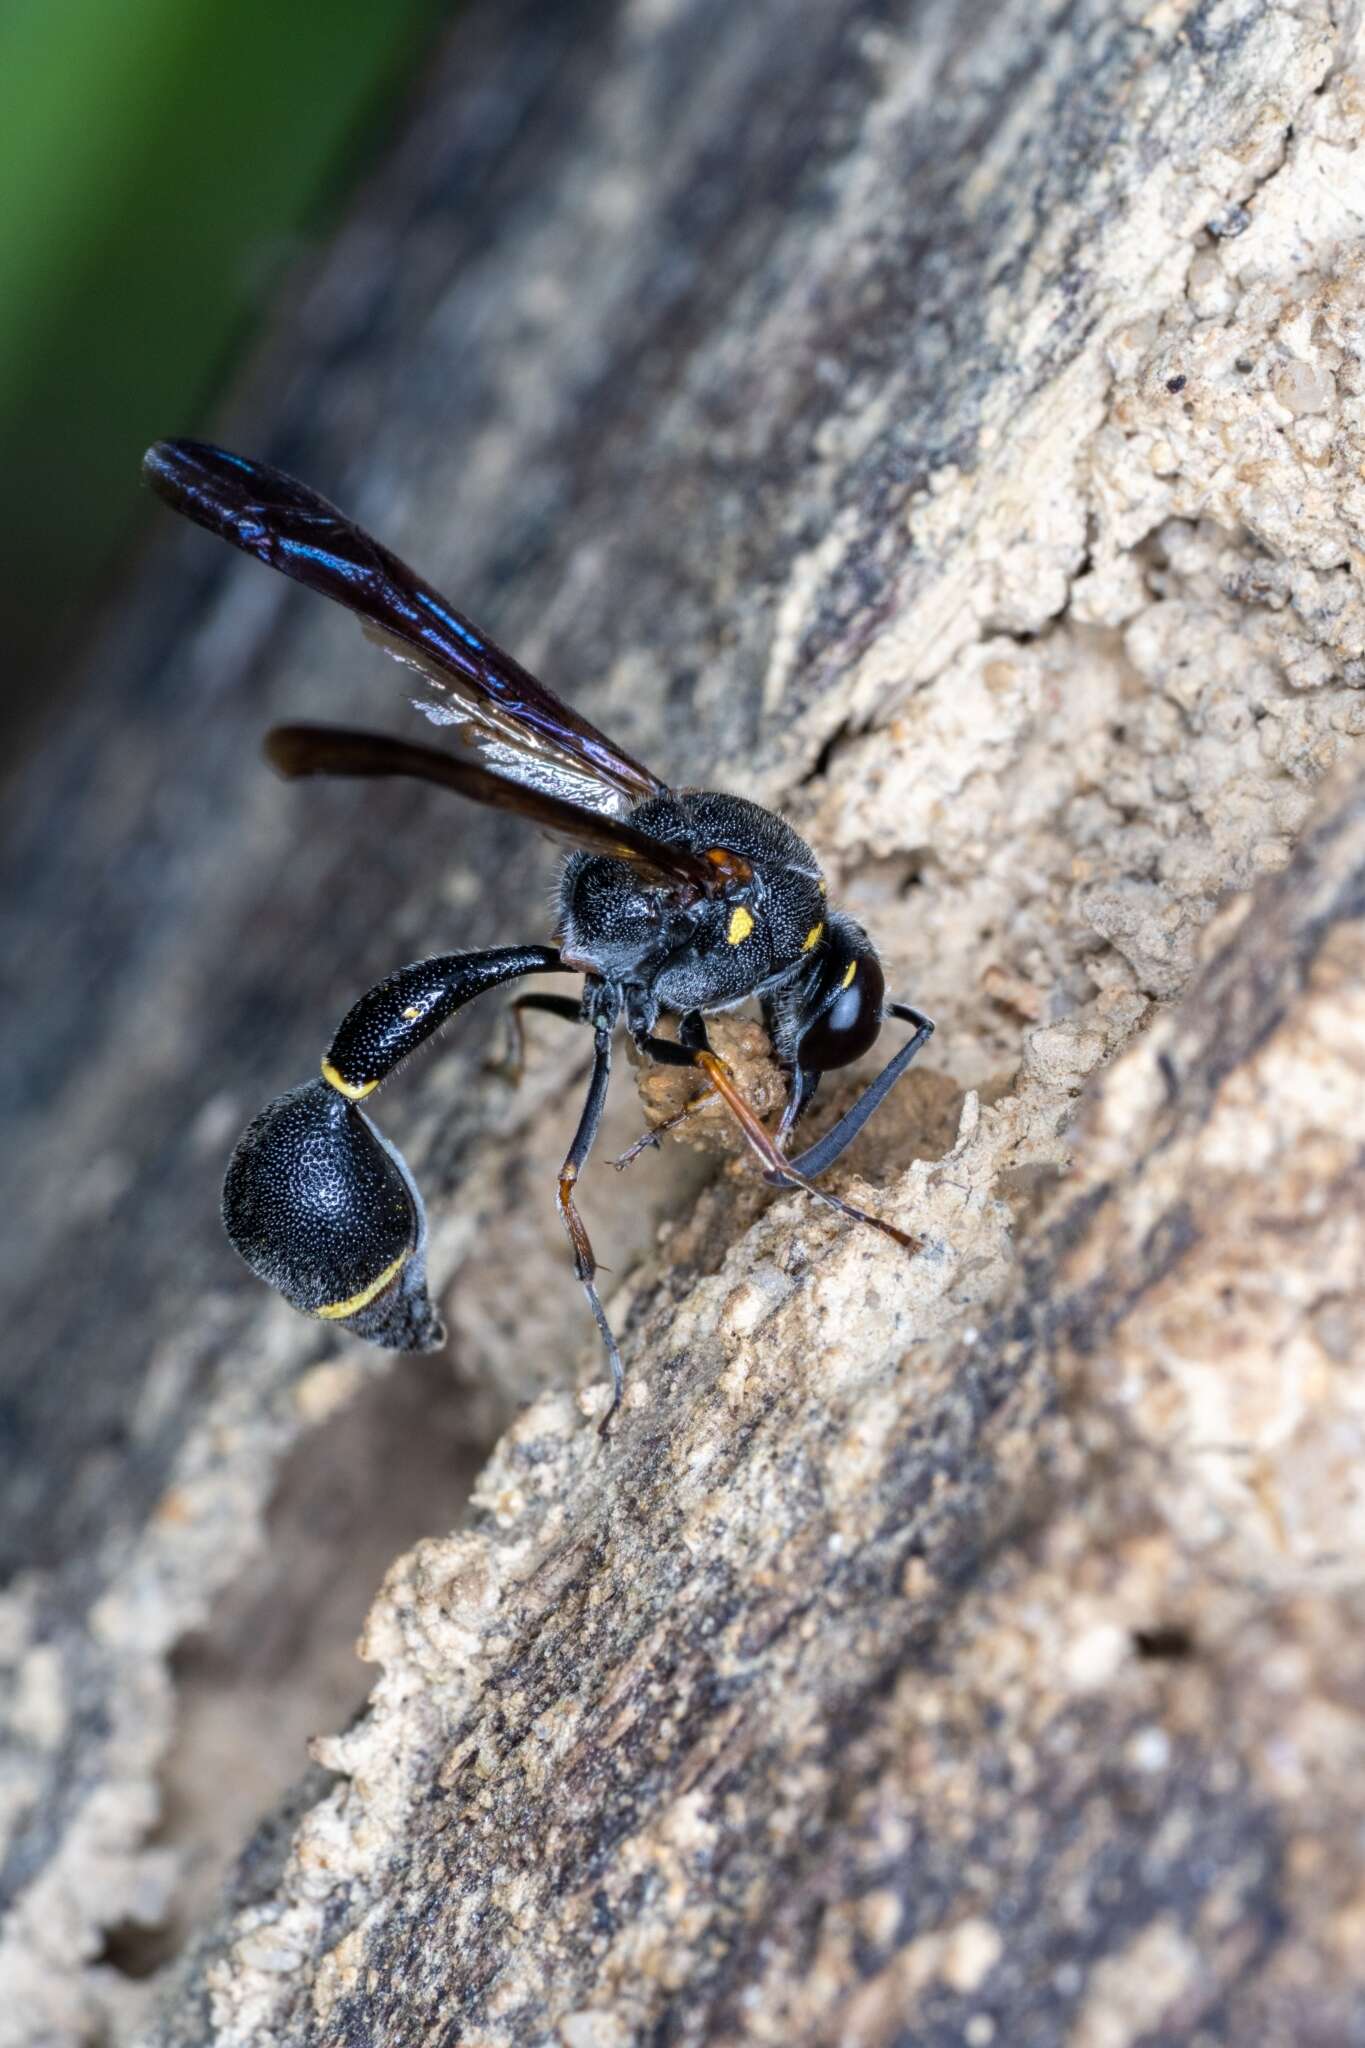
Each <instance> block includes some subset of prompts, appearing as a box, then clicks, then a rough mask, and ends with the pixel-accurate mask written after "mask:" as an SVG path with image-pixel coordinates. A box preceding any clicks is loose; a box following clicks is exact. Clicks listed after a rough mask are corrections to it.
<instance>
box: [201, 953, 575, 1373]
mask: <svg viewBox="0 0 1365 2048" xmlns="http://www.w3.org/2000/svg"><path fill="white" fill-rule="evenodd" d="M560 970H561V962H560V958H559V954H558V953H557V952H556V951H555V950H554V948H553V947H550V946H503V947H499V948H497V949H495V950H494V951H491V952H487V953H452V954H445V955H441V956H438V957H436V958H433V959H430V960H419V961H416V962H415V963H414V964H413V965H412V966H410V967H403V968H400V969H399V970H398V972H397V973H396V974H391V975H389V976H388V978H387V979H386V980H384V981H381V982H380V983H379V984H378V985H377V986H376V987H375V988H372V989H371V990H370V991H369V993H368V994H367V995H364V996H362V997H361V999H360V1001H359V1002H358V1003H356V1004H355V1005H354V1007H353V1008H352V1009H351V1010H350V1011H348V1012H347V1015H346V1016H345V1018H344V1019H343V1020H342V1024H341V1028H340V1030H339V1031H338V1032H337V1034H336V1036H335V1038H334V1039H333V1040H332V1043H331V1045H330V1047H329V1048H328V1051H327V1056H326V1058H325V1059H324V1060H323V1062H322V1078H321V1079H320V1080H315V1081H308V1082H305V1083H304V1085H303V1086H302V1087H301V1088H293V1089H291V1090H290V1091H289V1093H288V1094H287V1095H281V1096H278V1097H277V1098H276V1100H275V1101H274V1102H272V1103H270V1104H269V1105H268V1106H267V1107H266V1108H265V1109H263V1110H262V1111H261V1113H260V1115H259V1116H258V1117H256V1118H255V1119H254V1120H253V1121H252V1123H251V1124H249V1125H248V1127H247V1129H246V1130H245V1131H244V1132H243V1134H242V1136H241V1138H240V1139H239V1140H238V1142H237V1145H236V1147H235V1149H234V1151H233V1154H232V1158H231V1160H230V1161H229V1163H228V1170H227V1177H226V1179H225V1181H224V1183H223V1222H224V1225H225V1227H226V1229H227V1233H228V1236H229V1237H230V1238H231V1240H232V1243H233V1245H234V1246H235V1247H236V1249H237V1251H238V1252H239V1254H240V1255H241V1257H242V1258H243V1259H245V1261H246V1263H247V1265H249V1266H250V1267H251V1269H252V1271H253V1272H254V1273H256V1274H258V1275H259V1276H260V1278H261V1279H263V1280H265V1281H268V1282H269V1284H270V1285H271V1286H272V1287H275V1288H277V1289H278V1291H279V1292H280V1293H281V1294H282V1295H283V1296H284V1298H285V1300H286V1301H288V1302H290V1303H292V1305H293V1306H294V1307H295V1308H297V1309H300V1310H302V1312H303V1313H304V1314H305V1315H311V1316H319V1317H321V1318H322V1320H323V1321H324V1322H335V1323H340V1324H341V1325H343V1327H344V1328H346V1329H348V1330H350V1331H352V1332H353V1333H354V1334H355V1335H356V1336H358V1337H364V1338H365V1339H366V1340H367V1342H369V1343H371V1344H379V1345H382V1346H384V1347H386V1348H387V1349H390V1350H399V1351H422V1350H430V1349H433V1348H434V1347H435V1346H436V1345H438V1344H440V1343H441V1342H442V1340H443V1336H444V1333H443V1331H442V1329H441V1324H440V1320H439V1318H438V1317H437V1314H436V1311H435V1309H434V1308H433V1307H432V1304H431V1301H430V1298H429V1297H428V1295H427V1291H426V1279H425V1272H424V1264H425V1249H426V1216H425V1213H424V1211H423V1208H422V1198H421V1196H420V1194H419V1193H418V1191H417V1187H416V1184H415V1182H414V1181H413V1178H412V1175H411V1173H410V1172H409V1171H408V1168H407V1165H406V1164H405V1162H404V1160H403V1159H402V1157H401V1156H400V1154H399V1153H398V1152H397V1151H396V1149H395V1148H394V1147H393V1146H392V1145H390V1144H389V1142H388V1140H387V1139H386V1138H384V1137H383V1136H382V1134H381V1133H380V1132H379V1131H378V1130H376V1128H375V1126H374V1125H373V1124H372V1123H371V1122H370V1120H369V1118H368V1117H367V1116H366V1115H365V1114H364V1113H363V1112H362V1111H361V1109H360V1107H359V1105H360V1103H361V1102H362V1101H363V1100H364V1099H365V1097H366V1096H368V1095H371V1094H372V1093H373V1092H374V1090H375V1089H376V1088H377V1087H378V1086H379V1084H380V1082H381V1081H382V1080H384V1079H385V1078H386V1077H387V1076H388V1075H389V1074H391V1073H392V1072H393V1070H394V1068H395V1067H397V1066H398V1065H399V1064H400V1062H401V1061H403V1060H404V1059H406V1058H407V1057H408V1055H409V1054H410V1053H412V1052H414V1051H416V1049H417V1047H418V1046H419V1045H421V1044H422V1043H423V1042H424V1041H425V1040H426V1039H428V1038H430V1036H431V1035H432V1033H433V1032H434V1031H436V1030H438V1029H439V1027H440V1026H441V1025H442V1024H443V1023H444V1022H445V1021H446V1019H447V1018H448V1017H450V1016H452V1015H453V1014H454V1012H455V1011H456V1010H458V1009H460V1008H461V1007H462V1006H463V1005H464V1004H465V1003H467V1002H470V1001H472V1000H473V998H474V997H475V996H477V995H481V994H482V993H483V991H484V990H485V989H489V988H493V987H495V986H496V985H497V984H498V983H499V982H502V981H507V980H510V979H511V978H512V977H513V976H515V975H518V974H534V973H552V972H555V971H560Z"/></svg>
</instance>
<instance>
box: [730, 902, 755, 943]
mask: <svg viewBox="0 0 1365 2048" xmlns="http://www.w3.org/2000/svg"><path fill="white" fill-rule="evenodd" d="M753 928H754V918H753V912H752V911H751V910H746V909H745V908H744V905H743V904H742V903H737V904H736V905H735V907H734V909H733V910H732V911H731V912H730V924H729V928H728V929H727V931H726V934H725V936H726V938H727V939H728V940H729V942H730V944H731V945H732V946H742V945H743V944H744V941H745V940H746V939H747V938H748V936H749V934H750V932H751V931H752V930H753Z"/></svg>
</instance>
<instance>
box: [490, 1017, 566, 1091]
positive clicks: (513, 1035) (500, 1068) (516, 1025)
mask: <svg viewBox="0 0 1365 2048" xmlns="http://www.w3.org/2000/svg"><path fill="white" fill-rule="evenodd" d="M528 1010H541V1011H544V1012H545V1014H546V1015H547V1016H550V1017H562V1018H563V1020H564V1022H565V1023H566V1024H581V1023H583V1022H584V1017H583V1005H582V1003H581V1002H580V1001H579V1000H578V999H577V998H576V997H574V996H547V995H542V994H535V995H528V996H517V997H515V998H514V1000H513V1001H512V1002H510V1003H509V1004H508V1005H507V1045H506V1050H505V1051H504V1053H503V1056H502V1058H501V1059H500V1060H489V1061H488V1063H487V1065H486V1066H485V1068H484V1072H485V1073H487V1074H495V1075H496V1076H497V1077H498V1079H499V1080H502V1081H505V1082H506V1083H507V1085H508V1087H509V1088H519V1087H520V1086H521V1077H522V1074H523V1072H524V1071H525V1067H526V1026H525V1024H524V1023H523V1022H522V1019H523V1018H524V1016H525V1015H526V1012H527V1011H528Z"/></svg>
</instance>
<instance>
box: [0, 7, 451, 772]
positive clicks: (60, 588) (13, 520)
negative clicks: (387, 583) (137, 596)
mask: <svg viewBox="0 0 1365 2048" xmlns="http://www.w3.org/2000/svg"><path fill="white" fill-rule="evenodd" d="M456 6H457V0H386V4H384V5H382V6H377V5H375V0H331V4H330V5H329V6H328V7H327V8H326V9H319V8H317V7H316V6H313V5H309V4H307V0H234V4H233V5H232V6H223V5H221V4H220V0H120V4H119V5H117V6H111V5H110V4H109V0H64V4H63V5H62V6H60V7H56V6H53V5H52V4H51V0H9V4H8V5H5V6H3V7H0V478H2V479H3V486H2V497H3V512H0V563H2V564H3V568H2V569H0V633H3V642H0V644H2V645H3V647H4V649H5V654H4V657H3V674H4V677H5V687H4V689H3V691H0V721H3V723H4V728H5V733H4V736H5V739H6V741H7V743H8V751H9V752H10V753H11V755H12V754H13V751H14V747H15V743H16V740H20V739H26V738H28V737H30V736H31V735H32V734H33V733H34V732H35V731H36V730H37V729H38V728H39V726H40V724H41V722H42V720H43V718H44V716H45V715H47V716H51V715H52V714H53V712H54V711H55V709H56V708H57V707H58V706H59V705H60V702H61V695H62V688H63V680H64V670H65V668H66V665H67V662H68V659H69V656H70V654H71V653H72V651H73V650H74V648H75V647H76V645H77V644H78V642H79V638H80V634H81V630H82V627H83V626H85V627H88V624H89V621H90V617H91V611H92V607H93V606H95V605H97V603H98V601H99V598H100V596H101V594H102V592H103V590H104V589H105V588H106V587H109V586H110V585H111V584H112V582H113V580H114V579H115V577H116V575H117V572H118V570H119V568H120V567H121V565H122V562H123V560H124V558H125V556H126V552H127V550H128V549H129V547H130V546H131V545H132V544H133V543H134V542H135V541H136V539H137V537H138V535H139V533H140V532H141V530H142V523H143V520H144V518H145V517H146V516H147V514H148V511H149V504H148V501H147V500H146V495H145V493H143V492H142V490H141V489H140V487H139V483H138V458H139V456H140V454H141V451H142V449H143V448H144V447H145V446H146V444H147V443H148V441H150V440H152V439H154V438H155V437H156V436H157V435H158V434H173V433H188V432H193V431H195V430H196V429H197V428H199V429H202V428H203V427H204V426H205V425H206V424H207V423H208V422H209V420H210V418H211V409H212V405H213V401H214V397H215V394H216V393H217V392H218V391H219V389H220V388H221V387H222V384H223V380H224V378H225V375H226V374H227V372H228V371H229V370H230V368H231V367H232V365H233V364H234V362H236V360H237V359H238V357H239V356H240V353H241V351H242V349H243V347H244V345H245V344H246V343H247V342H248V341H249V339H250V337H251V335H252V332H253V330H254V326H255V323H256V320H257V318H258V316H259V313H260V311H261V309H262V308H263V307H264V306H265V305H266V303H267V302H268V300H269V298H270V296H271V294H272V293H273V292H274V291H276V290H277V289H278V287H279V284H280V282H281V279H282V276H283V275H285V274H286V273H287V272H288V270H289V269H290V267H291V266H294V265H301V267H306V256H307V251H308V248H309V245H310V244H311V243H312V242H313V241H314V240H315V239H317V238H318V237H320V236H321V234H322V233H323V232H324V231H325V229H326V227H327V226H328V224H329V223H330V222H331V221H332V220H333V219H334V217H335V214H336V211H337V208H338V206H339V205H340V202H341V200H342V199H343V197H344V195H345V194H346V192H347V191H348V190H349V189H350V188H351V187H352V186H353V185H354V183H355V182H356V180H357V179H358V178H360V177H362V176H363V175H364V172H365V170H366V168H367V166H368V165H369V164H370V163H371V162H372V161H373V159H374V157H375V155H376V153H377V152H378V151H379V150H380V149H381V148H382V146H383V144H384V142H385V141H386V139H387V137H388V136H389V134H390V132H391V128H392V124H393V122H394V120H395V119H396V118H397V113H398V109H399V107H400V106H401V104H402V102H403V99H404V97H405V93H406V91H407V89H408V88H409V87H410V86H411V85H412V83H413V81H414V79H415V77H416V75H417V74H418V73H419V71H420V69H421V65H422V59H423V56H424V53H425V52H426V51H427V50H428V49H429V48H430V47H431V45H432V43H433V41H434V38H435V36H436V34H437V32H438V31H439V30H440V28H441V27H442V26H443V25H444V23H445V22H446V20H448V19H449V18H450V17H451V16H452V15H453V13H454V12H455V11H456Z"/></svg>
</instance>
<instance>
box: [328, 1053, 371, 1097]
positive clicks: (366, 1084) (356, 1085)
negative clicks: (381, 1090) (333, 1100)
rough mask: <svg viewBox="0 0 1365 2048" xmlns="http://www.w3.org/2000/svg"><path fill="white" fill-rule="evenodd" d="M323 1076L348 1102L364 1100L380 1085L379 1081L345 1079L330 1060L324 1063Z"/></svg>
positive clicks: (329, 1085)
mask: <svg viewBox="0 0 1365 2048" xmlns="http://www.w3.org/2000/svg"><path fill="white" fill-rule="evenodd" d="M322 1078H323V1080H324V1081H325V1082H326V1083H327V1085H328V1087H329V1088H335V1089H336V1092H337V1094H338V1095H344V1096H345V1097H346V1100H347V1101H348V1102H363V1101H364V1099H365V1097H366V1096H367V1095H373V1093H374V1091H375V1089H376V1088H377V1087H378V1086H379V1083H378V1082H377V1081H343V1080H342V1078H341V1076H340V1074H339V1073H338V1072H337V1070H336V1068H335V1067H334V1066H333V1065H332V1062H331V1061H330V1060H324V1061H323V1063H322Z"/></svg>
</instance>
